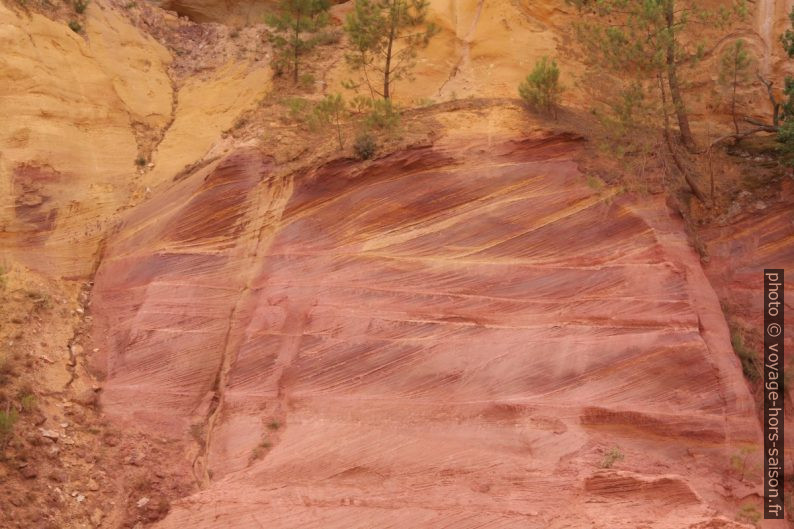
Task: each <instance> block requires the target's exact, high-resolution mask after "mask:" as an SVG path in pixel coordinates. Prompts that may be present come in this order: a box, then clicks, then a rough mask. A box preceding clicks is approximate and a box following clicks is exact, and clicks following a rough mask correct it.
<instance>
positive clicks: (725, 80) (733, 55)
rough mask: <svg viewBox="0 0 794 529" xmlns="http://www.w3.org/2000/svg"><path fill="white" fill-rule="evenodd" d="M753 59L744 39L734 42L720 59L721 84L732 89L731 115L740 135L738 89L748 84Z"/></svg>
mask: <svg viewBox="0 0 794 529" xmlns="http://www.w3.org/2000/svg"><path fill="white" fill-rule="evenodd" d="M751 64H752V59H751V57H750V54H749V53H748V52H747V44H746V43H745V42H744V40H742V39H738V40H736V41H734V42H733V43H732V44H731V45H730V46H728V47H727V48H725V51H724V52H723V54H722V57H721V58H720V83H722V84H723V85H726V86H730V88H731V115H732V116H733V127H734V128H735V129H736V134H739V118H738V117H737V115H736V87H737V86H738V85H739V83H742V82H746V81H747V80H748V79H749V77H750V75H749V70H750V65H751Z"/></svg>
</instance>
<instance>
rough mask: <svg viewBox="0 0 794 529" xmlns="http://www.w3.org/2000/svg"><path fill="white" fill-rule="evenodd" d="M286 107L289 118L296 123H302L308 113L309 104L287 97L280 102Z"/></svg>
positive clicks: (298, 98)
mask: <svg viewBox="0 0 794 529" xmlns="http://www.w3.org/2000/svg"><path fill="white" fill-rule="evenodd" d="M281 104H282V105H284V106H285V107H287V110H288V112H289V116H290V118H292V119H294V120H296V121H303V120H305V119H306V118H307V115H308V113H309V102H308V101H306V100H305V99H301V98H300V97H288V98H286V99H284V100H283V101H282V102H281Z"/></svg>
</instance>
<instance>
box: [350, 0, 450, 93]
mask: <svg viewBox="0 0 794 529" xmlns="http://www.w3.org/2000/svg"><path fill="white" fill-rule="evenodd" d="M428 6H429V2H428V1H427V0H356V3H355V6H354V9H353V12H352V13H351V14H349V15H348V17H347V21H346V23H345V31H346V32H347V34H348V37H349V39H350V43H351V46H352V48H353V51H351V52H350V53H348V54H347V61H348V64H349V65H350V66H351V67H352V68H353V69H354V70H356V71H358V72H360V73H361V76H362V79H361V82H359V83H354V82H352V81H351V82H348V83H347V84H346V85H345V86H346V87H348V88H354V89H357V88H358V87H359V86H361V84H365V85H366V87H367V89H368V90H369V93H370V97H372V98H373V99H375V98H376V97H382V98H384V99H389V98H390V97H392V95H394V87H393V85H394V83H395V82H396V81H399V80H401V79H411V78H412V74H411V72H412V70H413V68H414V66H415V64H416V55H417V53H418V51H419V50H420V49H422V48H424V47H426V46H427V45H428V43H429V42H430V39H431V38H432V37H433V36H434V35H435V34H436V33H438V28H437V27H436V26H435V25H434V24H432V23H430V22H427V20H426V19H427V11H428Z"/></svg>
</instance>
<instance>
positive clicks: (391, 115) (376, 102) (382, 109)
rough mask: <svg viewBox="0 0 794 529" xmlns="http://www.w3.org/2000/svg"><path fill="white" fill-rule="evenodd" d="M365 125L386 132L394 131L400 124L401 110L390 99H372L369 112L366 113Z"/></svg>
mask: <svg viewBox="0 0 794 529" xmlns="http://www.w3.org/2000/svg"><path fill="white" fill-rule="evenodd" d="M364 126H365V127H366V128H368V129H377V130H382V131H385V132H394V131H395V130H397V127H399V126H400V111H399V110H398V109H397V107H396V106H395V105H394V104H393V103H392V102H391V100H388V99H372V100H370V104H369V109H368V112H367V113H366V114H365V115H364Z"/></svg>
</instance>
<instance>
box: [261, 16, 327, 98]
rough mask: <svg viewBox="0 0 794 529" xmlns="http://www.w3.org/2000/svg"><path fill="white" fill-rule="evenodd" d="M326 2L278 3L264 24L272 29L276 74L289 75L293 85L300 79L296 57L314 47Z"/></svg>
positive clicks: (325, 21)
mask: <svg viewBox="0 0 794 529" xmlns="http://www.w3.org/2000/svg"><path fill="white" fill-rule="evenodd" d="M330 7H331V3H330V1H329V0H281V1H280V2H279V4H278V7H277V9H276V13H274V14H271V15H268V16H267V17H266V19H265V22H266V23H267V25H268V26H270V27H272V28H273V29H274V33H273V35H272V36H271V42H272V43H273V47H274V48H275V53H274V56H273V67H274V69H275V72H276V74H277V75H283V74H284V73H286V72H290V73H291V74H292V81H293V83H295V84H296V85H297V84H298V82H299V80H300V79H301V78H300V58H301V56H302V55H305V54H306V53H308V52H309V51H310V50H311V49H312V48H314V47H315V46H316V45H317V43H318V40H317V35H316V34H317V32H318V31H319V30H321V29H322V28H324V27H325V26H326V25H327V24H328V9H329V8H330Z"/></svg>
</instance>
